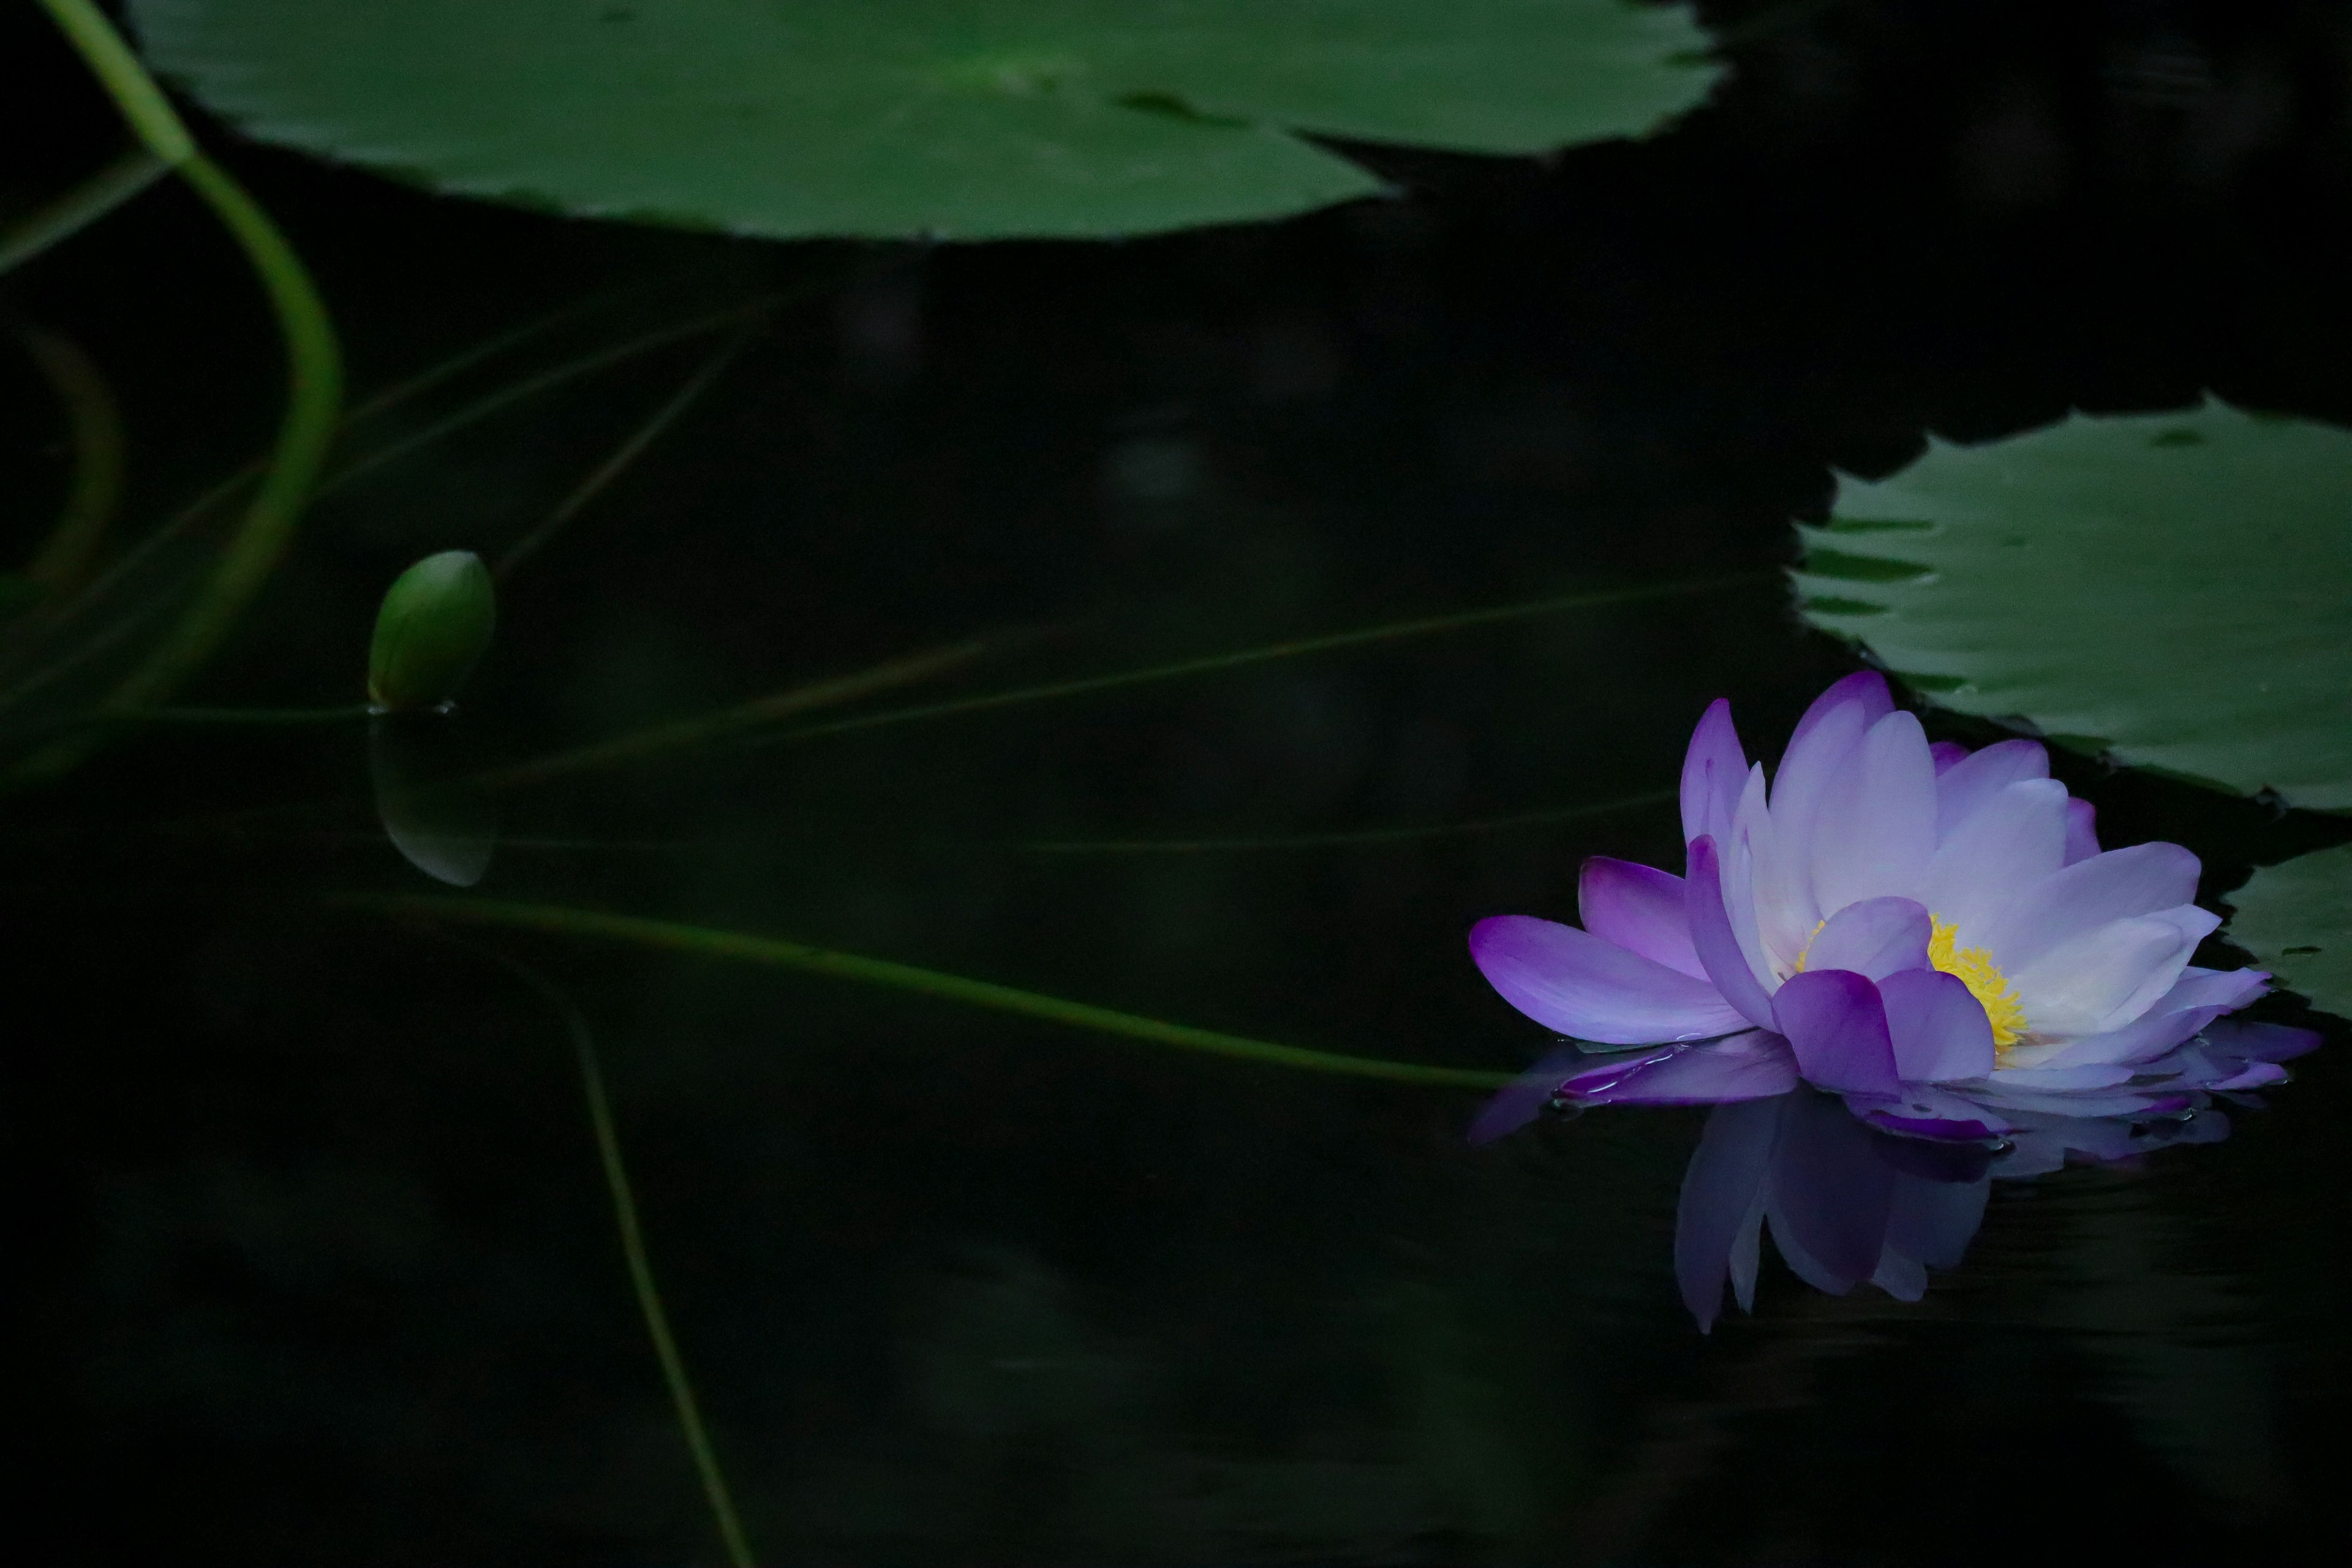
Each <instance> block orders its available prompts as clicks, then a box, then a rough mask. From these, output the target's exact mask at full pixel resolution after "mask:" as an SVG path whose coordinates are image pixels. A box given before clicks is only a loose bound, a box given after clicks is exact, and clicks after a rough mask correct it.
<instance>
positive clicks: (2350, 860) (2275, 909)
mask: <svg viewBox="0 0 2352 1568" xmlns="http://www.w3.org/2000/svg"><path fill="white" fill-rule="evenodd" d="M2230 902H2231V905H2232V906H2233V907H2234V908H2235V909H2236V910H2237V913H2236V914H2235V915H2233V916H2232V917H2231V921H2230V929H2229V931H2228V932H2227V934H2228V936H2229V938H2230V940H2231V941H2232V942H2236V943H2237V944H2238V945H2239V946H2241V947H2242V948H2244V949H2245V950H2246V951H2247V952H2251V953H2252V954H2253V955H2254V956H2255V957H2256V958H2258V959H2260V960H2261V961H2262V964H2263V968H2265V969H2267V970H2269V971H2270V972H2271V973H2273V974H2274V975H2276V976H2277V977H2278V980H2279V982H2280V984H2284V985H2291V986H2293V987H2294V989H2295V990H2297V991H2300V992H2302V993H2303V994H2305V995H2306V996H2308V997H2310V998H2311V999H2312V1001H2313V1002H2315V1003H2316V1004H2318V1005H2320V1006H2322V1007H2325V1008H2326V1009H2327V1010H2328V1011H2329V1012H2331V1013H2338V1014H2341V1015H2343V1016H2345V1017H2347V1018H2352V844H2341V845H2338V846H2336V847H2335V848H2333V849H2322V850H2319V851H2318V852H2316V853H2315V854H2311V855H2300V856H2297V857H2296V858H2294V859H2292V860H2288V861H2285V862H2284V863H2282V864H2280V865H2276V866H2265V867H2263V868H2261V869H2260V870H2258V871H2256V872H2255V873H2254V876H2253V879H2252V881H2250V882H2248V883H2247V884H2246V885H2245V886H2244V887H2242V888H2241V889H2238V890H2237V891H2236V892H2234V893H2232V894H2231V895H2230Z"/></svg>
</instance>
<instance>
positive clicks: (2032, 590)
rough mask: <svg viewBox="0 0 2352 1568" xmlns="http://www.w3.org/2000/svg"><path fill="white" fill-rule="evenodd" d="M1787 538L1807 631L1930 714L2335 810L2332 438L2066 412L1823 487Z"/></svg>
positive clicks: (2342, 651)
mask: <svg viewBox="0 0 2352 1568" xmlns="http://www.w3.org/2000/svg"><path fill="white" fill-rule="evenodd" d="M1798 532H1799V533H1800V535H1801V537H1802V539H1803V542H1804V544H1805V546H1806V548H1807V550H1808V551H1809V552H1811V553H1810V554H1809V557H1808V560H1807V562H1806V568H1805V569H1804V570H1801V571H1799V572H1797V573H1795V574H1793V575H1794V578H1795V581H1796V584H1797V588H1798V591H1799V593H1800V595H1801V597H1802V599H1803V600H1804V603H1805V614H1806V616H1807V617H1808V618H1809V619H1811V621H1812V622H1813V624H1815V625H1816V626H1822V627H1825V628H1827V629H1828V630H1830V631H1832V632H1836V633H1839V634H1841V635H1843V636H1846V637H1853V638H1855V639H1856V640H1858V641H1860V642H1861V643H1863V644H1864V646H1866V647H1868V648H1869V649H1870V651H1871V652H1872V653H1873V654H1874V655H1876V656H1877V657H1878V658H1879V659H1880V660H1881V661H1883V662H1884V663H1885V665H1886V666H1887V668H1890V669H1892V670H1895V672H1897V673H1898V674H1901V675H1903V676H1905V677H1906V678H1907V679H1912V680H1914V681H1915V682H1916V684H1917V685H1918V686H1919V687H1920V688H1921V689H1923V690H1925V691H1927V692H1928V693H1929V694H1930V695H1931V696H1932V697H1933V698H1934V700H1937V701H1938V702H1941V703H1944V704H1946V705H1948V706H1949V707H1953V708H1958V709H1959V710H1962V711H1964V712H1969V713H1977V714H1982V715H1984V716H1986V717H1989V718H1992V719H2000V720H2022V721H2025V722H2027V723H2028V724H2030V725H2032V727H2034V728H2036V729H2038V730H2040V731H2042V733H2044V734H2047V735H2050V736H2052V737H2053V738H2059V739H2063V740H2064V741H2066V742H2069V743H2075V744H2081V745H2084V746H2085V747H2087V748H2090V749H2093V750H2100V751H2105V752H2108V753H2110V754H2111V755H2112V756H2113V757H2114V759H2115V760H2116V761H2117V762H2119V763H2129V764H2133V765H2137V766H2142V767H2150V768H2156V769H2160V770H2162V771H2164V772H2167V773H2174V774H2178V775H2181V776H2184V777H2188V778H2191V779H2195V780H2198V781H2200V782H2202V783H2206V784H2215V785H2218V786H2220V787H2222V788H2225V789H2230V790H2235V791H2239V792H2242V793H2245V794H2256V793H2260V792H2262V791H2265V790H2269V791H2274V792H2275V793H2276V794H2277V795H2279V796H2280V797H2281V798H2282V799H2284V800H2285V801H2287V802H2289V803H2291V804H2293V805H2302V806H2310V807H2314V808H2316V809H2321V810H2330V811H2341V810H2345V809H2347V808H2352V433H2347V432H2346V431H2343V430H2340V429H2337V428H2335V427H2334V426H2324V425H2316V424H2311V423H2307V422H2305V421H2301V420H2293V419H2278V418H2267V417H2263V416H2255V415H2250V414H2245V413H2242V412H2241V411H2239V410H2237V409H2234V408H2231V407H2228V406H2226V405H2222V404H2220V403H2208V404H2207V405H2205V406H2203V407H2202V408H2198V409H2191V410H2189V411H2187V412H2184V413H2179V414H2165V415H2133V416H2101V417H2093V416H2084V415H2079V414H2078V415H2074V416H2071V417H2069V418H2067V419H2065V420H2063V421H2062V422H2060V423H2059V424H2056V425H2052V426H2046V427H2045V428H2042V429H2040V430H2034V431H2030V432H2028V433H2026V434H2024V435H2021V436H2016V437H2010V438H2008V439H2006V440H2000V441H1994V442H1989V443H1987V444H1985V445H1982V446H1977V447H1958V446H1952V445H1949V444H1948V443H1945V442H1940V441H1936V442H1931V443H1930V444H1929V446H1928V449H1927V455H1926V456H1925V457H1923V458H1920V459H1919V460H1918V461H1917V462H1916V463H1914V464H1912V465H1911V466H1910V467H1909V468H1906V469H1904V470H1903V471H1902V472H1901V473H1898V474H1896V475H1895V476H1894V477H1893V478H1892V479H1886V480H1884V481H1882V482H1879V483H1876V484H1872V483H1866V482H1864V481H1862V480H1859V479H1853V478H1851V477H1845V476H1841V477H1840V479H1839V481H1838V491H1837V500H1836V503H1835V506H1834V508H1833V520H1832V522H1831V523H1830V525H1829V527H1827V528H1825V529H1820V528H1800V529H1799V530H1798ZM1861 568H1866V569H1861Z"/></svg>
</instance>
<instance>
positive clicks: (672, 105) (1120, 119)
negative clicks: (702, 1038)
mask: <svg viewBox="0 0 2352 1568" xmlns="http://www.w3.org/2000/svg"><path fill="white" fill-rule="evenodd" d="M131 13H132V15H133V16H134V17H135V18H136V21H137V24H138V29H139V35H140V37H141V40H142V45H143V47H144V48H145V50H146V52H147V56H148V58H149V59H150V61H151V62H152V64H153V65H155V66H156V67H157V68H160V69H162V70H163V71H164V72H166V73H168V74H169V75H170V76H172V77H173V78H174V79H177V80H178V81H179V82H181V83H182V84H184V86H185V87H187V88H188V89H190V90H192V91H193V92H194V94H195V95H196V96H197V97H198V98H200V99H202V100H204V101H205V104H206V105H207V106H209V107H210V108H212V109H214V110H216V111H218V112H219V113H221V114H223V115H225V116H226V117H227V118H228V119H229V120H231V121H234V122H236V124H238V125H239V126H241V127H242V128H243V129H245V130H247V131H248V132H251V133H253V134H254V135H256V136H259V137H261V138H264V139H265V140H268V141H273V142H285V143H287V144H289V145H291V146H295V147H299V148H302V149H304V150H305V151H308V152H312V153H321V154H324V155H327V156H330V157H335V158H341V159H345V160H349V161H351V162H353V163H365V164H369V165H372V166H374V167H377V168H382V169H386V170H390V171H393V172H395V173H399V174H405V175H408V176H410V177H413V178H415V179H417V180H419V181H421V182H423V183H425V184H430V185H433V186H435V187H436V188H438V189H442V190H447V191H455V192H459V193H462V194H465V195H477V196H486V197H491V198H495V199H499V200H506V201H513V202H519V203H523V204H526V205H538V206H546V207H552V208H555V209H558V210H561V211H563V212H570V213H578V214H583V215H586V216H598V217H618V218H634V219H640V220H646V221H652V222H659V223H673V224H681V225H688V226H705V227H712V228H720V229H726V230H730V231H733V232H737V233H742V234H754V235H764V236H770V237H801V236H814V235H871V236H911V235H931V236H941V237H955V238H984V237H1012V236H1100V235H1115V234H1132V233H1139V232H1144V231H1149V230H1155V229H1166V228H1174V227H1180V226H1187V225H1192V224H1205V223H1224V222H1234V221H1237V220H1243V219H1255V218H1265V217H1273V216H1283V215H1286V214H1290V213H1296V212H1302V211H1305V210H1307V209H1309V208H1312V207H1316V206H1320V205H1326V204H1328V203H1331V202H1337V201H1343V200H1346V199H1348V198H1349V197H1352V196H1360V195H1369V194H1371V193H1373V192H1376V191H1378V190H1379V189H1380V188H1381V187H1380V184H1379V183H1378V182H1377V181H1376V180H1374V179H1373V178H1372V177H1371V176H1370V174H1367V173H1365V171H1363V170H1362V169H1360V168H1359V167H1358V166H1357V165H1355V164H1354V163H1349V162H1348V161H1347V160H1346V159H1344V158H1341V157H1339V156H1338V155H1336V154H1334V153H1328V152H1326V151H1325V150H1323V149H1322V148H1320V147H1318V146H1317V145H1315V144H1314V143H1313V142H1309V141H1307V140H1304V139H1303V138H1302V136H1301V135H1300V134H1298V133H1299V132H1305V133H1308V134H1314V135H1322V136H1329V137H1338V138H1352V139H1360V140H1363V141H1369V142H1394V143H1402V144H1409V145H1417V146H1429V147H1440V148H1448V149H1454V150H1459V151H1463V152H1473V153H1538V152H1545V151H1549V150H1551V149H1554V148H1558V147H1562V146H1567V145H1570V144H1572V143H1575V142H1589V141H1595V140H1600V139H1603V138H1607V137H1612V136H1630V135H1639V134H1642V133H1643V132H1648V131H1650V130H1652V129H1654V127H1656V126H1657V125H1659V124H1660V123H1661V122H1662V121H1665V120H1667V119H1668V118H1670V117H1672V116H1674V115H1675V114H1678V113H1680V112H1682V111H1683V110H1686V109H1689V108H1690V107H1691V106H1693V105H1694V104H1696V102H1698V101H1699V100H1701V99H1702V98H1704V97H1705V96H1706V92H1707V89H1708V88H1709V86H1710V85H1711V84H1712V82H1713V80H1714V77H1715V70H1714V68H1712V67H1711V66H1709V65H1706V64H1705V63H1695V62H1694V59H1693V56H1694V55H1695V54H1696V52H1698V51H1700V50H1702V49H1703V48H1704V47H1705V44H1706V35H1705V34H1703V33H1702V32H1700V31H1699V29H1698V27H1697V26H1696V24H1695V23H1694V22H1693V21H1692V20H1691V18H1690V16H1689V14H1688V13H1687V12H1686V11H1685V10H1683V9H1680V8H1678V7H1658V6H1635V5H1627V4H1624V3H1622V0H1443V3H1435V4H1433V3H1432V0H1279V3H1276V0H989V3H987V4H982V3H979V0H789V3H787V0H400V3H397V4H395V3H394V0H132V5H131Z"/></svg>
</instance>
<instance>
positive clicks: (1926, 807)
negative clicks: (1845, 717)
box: [1812, 712, 1936, 910]
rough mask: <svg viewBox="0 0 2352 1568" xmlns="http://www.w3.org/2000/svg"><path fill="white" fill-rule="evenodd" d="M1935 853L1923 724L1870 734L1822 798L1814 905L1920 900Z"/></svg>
mask: <svg viewBox="0 0 2352 1568" xmlns="http://www.w3.org/2000/svg"><path fill="white" fill-rule="evenodd" d="M1935 847H1936V769H1935V765H1934V764H1933V763H1930V762H1929V761H1928V760H1927V735H1926V734H1925V733H1924V732H1923V731H1921V730H1920V728H1919V721H1918V719H1917V718H1916V716H1914V715H1912V714H1909V713H1903V712H1895V713H1889V714H1888V715H1886V717H1885V718H1884V719H1881V720H1879V721H1877V722H1876V723H1875V724H1873V725H1872V726H1871V727H1870V730H1869V731H1868V732H1867V733H1866V734H1864V736H1863V738H1862V743H1861V744H1860V745H1858V746H1856V747H1855V748H1854V750H1853V755H1852V756H1851V757H1849V758H1848V759H1847V761H1846V763H1845V767H1844V769H1843V773H1842V774H1841V776H1840V778H1839V780H1838V783H1837V786H1836V787H1835V788H1833V789H1832V790H1831V792H1830V793H1829V795H1827V797H1826V798H1825V799H1824V801H1823V804H1822V816H1821V819H1820V821H1819V822H1818V823H1816V824H1815V826H1814V829H1813V837H1812V866H1813V899H1814V901H1815V902H1816V903H1817V904H1818V905H1819V906H1820V907H1821V908H1822V909H1823V910H1842V909H1843V908H1844V907H1845V906H1846V905H1848V904H1853V903H1860V902H1861V901H1862V900H1864V899H1874V898H1879V897H1881V896H1883V895H1885V894H1890V893H1891V894H1894V895H1895V896H1897V897H1899V898H1906V899H1911V898H1916V897H1918V896H1919V893H1920V891H1921V889H1922V888H1923V886H1924V883H1925V880H1926V878H1927V861H1928V858H1929V857H1930V856H1931V855H1932V854H1933V853H1934V852H1935Z"/></svg>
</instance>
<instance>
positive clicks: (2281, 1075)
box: [2205, 1062, 2286, 1090]
mask: <svg viewBox="0 0 2352 1568" xmlns="http://www.w3.org/2000/svg"><path fill="white" fill-rule="evenodd" d="M2285 1081H2286V1068H2283V1067H2281V1066H2279V1065H2278V1063H2276V1062H2248V1063H2247V1064H2246V1065H2245V1067H2244V1068H2242V1069H2241V1070H2240V1071H2237V1072H2234V1073H2232V1074H2231V1075H2230V1076H2229V1077H2228V1078H2225V1079H2222V1080H2221V1082H2219V1083H2210V1084H2207V1085H2206V1086H2205V1087H2206V1088H2208V1089H2231V1090H2235V1089H2265V1088H2268V1087H2269V1086H2270V1085H2272V1084H2274V1083H2284V1082H2285Z"/></svg>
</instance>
